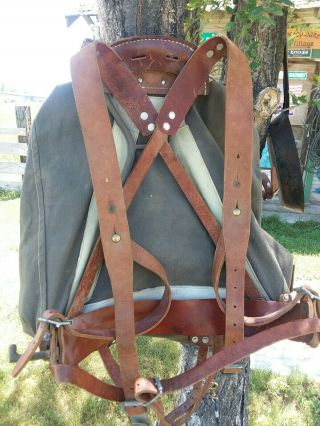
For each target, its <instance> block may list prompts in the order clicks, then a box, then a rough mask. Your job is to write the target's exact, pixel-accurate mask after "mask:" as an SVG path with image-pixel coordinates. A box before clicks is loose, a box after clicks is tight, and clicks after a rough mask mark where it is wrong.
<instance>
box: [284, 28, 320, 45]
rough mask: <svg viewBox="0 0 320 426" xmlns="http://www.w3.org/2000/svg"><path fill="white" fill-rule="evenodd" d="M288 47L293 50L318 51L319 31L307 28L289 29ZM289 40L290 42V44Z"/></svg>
mask: <svg viewBox="0 0 320 426" xmlns="http://www.w3.org/2000/svg"><path fill="white" fill-rule="evenodd" d="M288 36H289V46H290V48H292V49H294V50H304V49H308V50H311V49H320V29H319V28H308V29H304V30H301V29H298V28H289V29H288ZM290 40H291V41H292V42H290Z"/></svg>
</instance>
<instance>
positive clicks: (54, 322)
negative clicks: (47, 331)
mask: <svg viewBox="0 0 320 426" xmlns="http://www.w3.org/2000/svg"><path fill="white" fill-rule="evenodd" d="M38 321H39V322H45V323H47V324H50V325H53V326H54V327H56V328H60V327H62V326H64V325H71V324H72V320H69V319H66V320H64V321H59V320H51V319H47V318H42V317H39V318H38Z"/></svg>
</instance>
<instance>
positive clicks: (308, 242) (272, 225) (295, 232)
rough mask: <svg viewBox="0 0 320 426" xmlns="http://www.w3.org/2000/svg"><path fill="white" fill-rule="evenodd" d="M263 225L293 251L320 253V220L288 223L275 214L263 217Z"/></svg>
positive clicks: (305, 253) (306, 253)
mask: <svg viewBox="0 0 320 426" xmlns="http://www.w3.org/2000/svg"><path fill="white" fill-rule="evenodd" d="M262 227H263V229H265V230H266V231H267V232H268V233H269V234H270V235H272V236H273V237H274V238H275V239H276V240H277V241H279V243H280V244H282V245H283V246H284V247H285V248H286V249H287V250H289V251H290V252H291V253H295V254H302V255H320V222H315V221H306V222H302V221H298V222H295V223H287V222H284V221H282V220H281V219H280V218H279V216H276V215H275V216H269V217H265V218H263V219H262Z"/></svg>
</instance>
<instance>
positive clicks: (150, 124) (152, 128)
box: [148, 123, 156, 132]
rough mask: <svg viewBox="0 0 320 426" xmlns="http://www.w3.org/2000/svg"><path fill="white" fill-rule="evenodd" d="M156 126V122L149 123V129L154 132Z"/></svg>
mask: <svg viewBox="0 0 320 426" xmlns="http://www.w3.org/2000/svg"><path fill="white" fill-rule="evenodd" d="M155 128H156V126H155V125H154V123H149V124H148V130H149V132H153V131H154V129H155Z"/></svg>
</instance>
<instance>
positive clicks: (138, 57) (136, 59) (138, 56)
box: [131, 55, 146, 61]
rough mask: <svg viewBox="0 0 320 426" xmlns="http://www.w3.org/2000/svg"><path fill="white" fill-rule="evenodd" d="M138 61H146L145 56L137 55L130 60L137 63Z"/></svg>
mask: <svg viewBox="0 0 320 426" xmlns="http://www.w3.org/2000/svg"><path fill="white" fill-rule="evenodd" d="M140 59H146V55H137V56H133V57H132V58H131V61H139V60H140Z"/></svg>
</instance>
